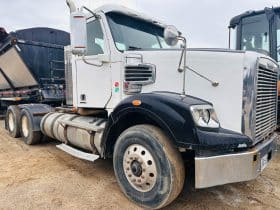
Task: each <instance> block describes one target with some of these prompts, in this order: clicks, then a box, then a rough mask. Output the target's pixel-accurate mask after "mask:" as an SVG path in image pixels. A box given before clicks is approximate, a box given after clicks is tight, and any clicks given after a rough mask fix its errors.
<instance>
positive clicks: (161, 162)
mask: <svg viewBox="0 0 280 210" xmlns="http://www.w3.org/2000/svg"><path fill="white" fill-rule="evenodd" d="M113 163H114V170H115V175H116V178H117V181H118V183H119V185H120V186H121V189H122V191H123V192H124V193H125V195H126V196H127V197H128V198H129V199H131V200H132V201H134V202H135V203H137V204H138V205H140V206H143V207H146V208H153V209H159V208H162V207H164V206H167V205H168V204H170V203H171V202H172V201H173V200H174V199H175V198H176V197H177V196H178V195H179V193H180V192H181V191H182V188H183V185H184V180H185V169H184V164H183V161H182V157H181V155H180V153H179V151H178V150H177V149H176V148H175V147H174V146H173V144H172V143H171V141H170V139H169V138H168V137H167V136H166V135H165V134H164V133H163V132H162V131H161V130H160V129H159V128H157V127H155V126H151V125H137V126H134V127H131V128H128V129H127V130H126V131H124V132H123V133H122V134H121V135H120V137H119V138H118V140H117V142H116V145H115V148H114V157H113Z"/></svg>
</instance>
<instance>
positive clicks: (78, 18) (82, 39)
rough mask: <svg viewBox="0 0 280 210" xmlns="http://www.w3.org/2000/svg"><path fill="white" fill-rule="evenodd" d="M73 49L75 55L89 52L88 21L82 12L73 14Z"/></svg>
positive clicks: (71, 22) (71, 23)
mask: <svg viewBox="0 0 280 210" xmlns="http://www.w3.org/2000/svg"><path fill="white" fill-rule="evenodd" d="M70 25H71V47H72V53H73V54H74V55H85V54H86V52H87V19H86V15H85V14H84V13H83V12H81V11H76V12H72V13H71V21H70Z"/></svg>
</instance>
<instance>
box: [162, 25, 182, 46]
mask: <svg viewBox="0 0 280 210" xmlns="http://www.w3.org/2000/svg"><path fill="white" fill-rule="evenodd" d="M179 36H180V33H179V31H178V30H177V29H176V27H175V26H166V27H165V29H164V40H165V42H166V44H168V45H169V46H175V45H176V44H177V43H178V41H179V39H178V37H179Z"/></svg>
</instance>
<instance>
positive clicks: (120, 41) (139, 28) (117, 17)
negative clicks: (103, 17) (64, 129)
mask: <svg viewBox="0 0 280 210" xmlns="http://www.w3.org/2000/svg"><path fill="white" fill-rule="evenodd" d="M107 18H108V22H109V26H110V29H111V32H112V35H113V39H114V42H115V45H116V47H117V49H118V50H120V51H125V50H142V49H169V48H171V47H170V46H168V45H167V44H166V43H165V41H164V38H163V31H164V29H163V28H162V27H160V26H157V25H155V24H152V23H149V22H146V21H144V20H140V19H137V18H133V17H130V16H127V15H124V14H120V13H116V12H110V13H107ZM177 48H178V47H177Z"/></svg>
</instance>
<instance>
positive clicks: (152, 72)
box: [125, 64, 156, 85]
mask: <svg viewBox="0 0 280 210" xmlns="http://www.w3.org/2000/svg"><path fill="white" fill-rule="evenodd" d="M155 80H156V68H155V66H154V65H151V64H139V65H137V66H136V65H127V66H126V67H125V82H128V83H130V84H137V85H149V84H152V83H154V82H155Z"/></svg>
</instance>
